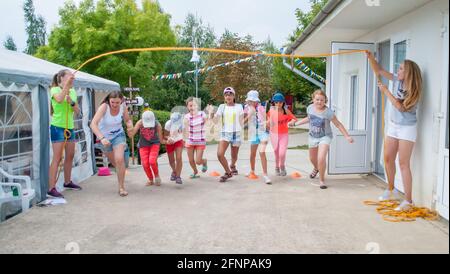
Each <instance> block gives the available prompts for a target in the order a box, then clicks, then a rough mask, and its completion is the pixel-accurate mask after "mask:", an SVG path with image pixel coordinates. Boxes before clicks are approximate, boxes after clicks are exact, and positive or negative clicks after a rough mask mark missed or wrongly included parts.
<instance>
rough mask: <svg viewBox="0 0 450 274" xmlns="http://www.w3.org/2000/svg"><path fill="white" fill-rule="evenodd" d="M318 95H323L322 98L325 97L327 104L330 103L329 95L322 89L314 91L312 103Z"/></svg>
mask: <svg viewBox="0 0 450 274" xmlns="http://www.w3.org/2000/svg"><path fill="white" fill-rule="evenodd" d="M316 95H321V96H323V97H325V104H327V103H328V97H327V94H326V93H325V91H323V90H321V89H317V90H316V91H314V92H313V94H312V95H311V99H312V101H314V97H316Z"/></svg>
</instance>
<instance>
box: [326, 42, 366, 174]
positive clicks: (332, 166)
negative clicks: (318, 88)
mask: <svg viewBox="0 0 450 274" xmlns="http://www.w3.org/2000/svg"><path fill="white" fill-rule="evenodd" d="M362 45H365V46H366V47H367V48H361V46H362ZM339 49H345V50H358V49H367V50H370V51H372V52H373V51H374V50H375V43H365V42H338V41H333V42H332V43H331V51H332V52H333V53H334V52H336V51H337V50H339ZM337 58H339V55H333V56H332V57H331V70H330V76H331V77H330V79H331V81H330V96H329V97H330V98H329V103H330V107H331V108H332V109H335V110H336V108H335V107H334V106H333V104H334V100H335V98H333V96H334V93H335V92H334V88H335V85H336V81H334V79H333V77H334V72H335V71H336V69H337V68H338V67H337V66H338V64H339V62H338V61H337V60H338V59H337ZM366 68H367V79H366V85H365V86H366V92H367V95H366V117H365V122H366V129H365V133H362V131H361V130H356V131H349V134H350V135H352V136H358V135H359V136H361V135H366V144H365V151H363V152H364V153H365V155H366V159H365V166H364V167H354V168H351V167H346V168H337V167H336V159H335V155H336V142H337V141H336V139H337V138H339V137H341V138H342V133H341V132H339V131H337V132H335V134H334V138H333V141H332V143H331V146H330V151H329V153H328V167H327V169H328V174H370V173H372V171H373V167H372V138H373V137H372V135H373V119H372V111H373V103H374V102H373V86H374V77H373V71H372V69H371V67H370V64H369V62H368V60H367V61H366ZM370 92H372V93H370Z"/></svg>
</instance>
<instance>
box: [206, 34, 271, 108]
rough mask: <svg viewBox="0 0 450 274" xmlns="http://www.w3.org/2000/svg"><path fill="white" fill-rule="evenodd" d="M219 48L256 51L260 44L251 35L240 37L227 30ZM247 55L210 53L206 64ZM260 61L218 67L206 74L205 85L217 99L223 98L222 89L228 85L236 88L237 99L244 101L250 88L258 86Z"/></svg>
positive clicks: (219, 62)
mask: <svg viewBox="0 0 450 274" xmlns="http://www.w3.org/2000/svg"><path fill="white" fill-rule="evenodd" d="M219 48H221V49H231V50H239V51H251V52H254V51H257V50H258V45H257V44H256V43H254V42H253V39H252V37H251V36H246V37H239V36H238V34H236V33H232V32H230V31H228V30H225V33H224V34H223V35H222V37H221V38H220V40H219ZM246 57H248V56H237V55H230V54H227V53H213V54H210V56H209V58H208V61H207V64H206V66H213V65H217V64H221V63H225V62H229V61H233V60H236V59H241V58H246ZM261 58H264V57H261ZM258 63H259V61H256V62H243V63H240V64H234V65H230V66H226V67H219V68H216V69H215V70H212V71H210V72H209V73H208V75H207V76H206V80H205V85H206V86H207V87H208V88H209V89H210V90H211V95H212V97H213V98H214V99H215V100H217V101H222V100H223V97H222V91H223V89H224V88H225V87H228V86H231V87H233V88H234V89H235V91H236V97H237V100H238V101H242V100H244V99H245V95H246V93H247V92H248V91H249V90H252V89H257V88H258V78H259V76H260V74H259V72H262V71H261V70H259V71H258ZM259 66H261V65H259ZM261 74H262V73H261Z"/></svg>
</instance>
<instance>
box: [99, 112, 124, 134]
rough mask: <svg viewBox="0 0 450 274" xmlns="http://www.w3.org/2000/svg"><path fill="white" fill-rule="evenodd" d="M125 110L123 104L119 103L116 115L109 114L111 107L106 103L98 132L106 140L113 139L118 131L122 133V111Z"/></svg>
mask: <svg viewBox="0 0 450 274" xmlns="http://www.w3.org/2000/svg"><path fill="white" fill-rule="evenodd" d="M124 111H125V104H122V105H120V110H119V113H118V114H117V115H116V116H112V115H111V108H110V107H109V105H108V104H106V111H105V115H104V116H103V118H102V119H101V120H100V123H99V129H100V132H101V133H102V134H103V135H104V136H105V138H107V139H108V140H112V139H114V137H116V136H118V135H119V134H120V133H123V132H124V131H123V126H122V123H123V112H124Z"/></svg>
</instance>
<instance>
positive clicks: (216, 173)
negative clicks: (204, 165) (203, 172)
mask: <svg viewBox="0 0 450 274" xmlns="http://www.w3.org/2000/svg"><path fill="white" fill-rule="evenodd" d="M209 175H210V176H212V177H219V176H220V173H219V172H217V171H213V172H211V173H210V174H209Z"/></svg>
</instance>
